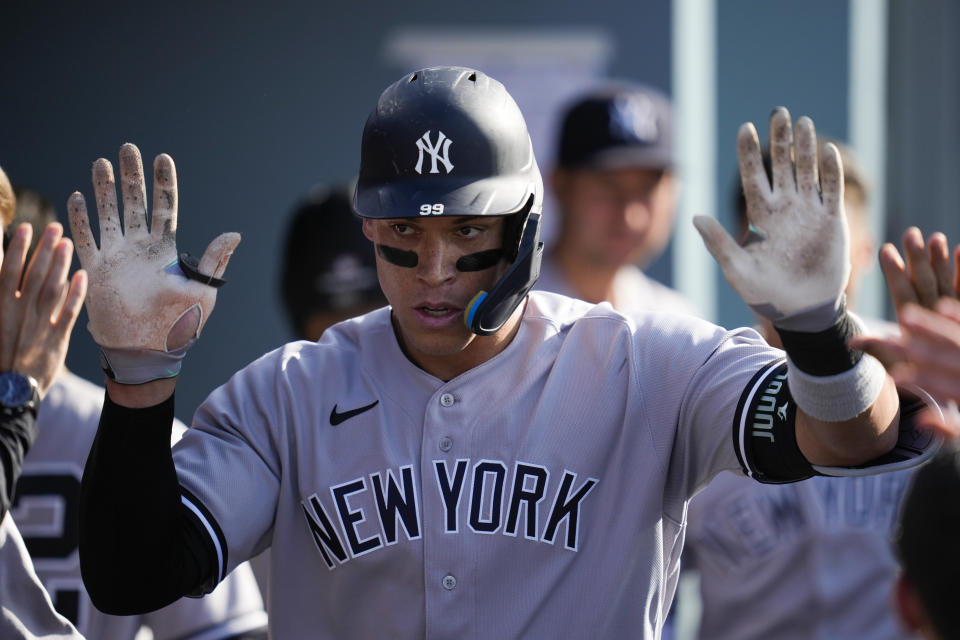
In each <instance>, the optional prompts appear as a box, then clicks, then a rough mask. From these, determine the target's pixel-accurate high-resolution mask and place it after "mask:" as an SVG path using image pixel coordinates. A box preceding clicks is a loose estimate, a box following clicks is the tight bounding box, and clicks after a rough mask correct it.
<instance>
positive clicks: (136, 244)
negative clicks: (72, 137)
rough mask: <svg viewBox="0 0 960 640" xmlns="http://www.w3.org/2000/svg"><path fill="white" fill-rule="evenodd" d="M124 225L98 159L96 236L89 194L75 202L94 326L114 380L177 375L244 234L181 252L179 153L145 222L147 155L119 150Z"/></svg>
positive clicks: (161, 176) (112, 184) (163, 164)
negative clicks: (197, 254) (195, 252)
mask: <svg viewBox="0 0 960 640" xmlns="http://www.w3.org/2000/svg"><path fill="white" fill-rule="evenodd" d="M119 167H120V181H121V182H120V186H121V193H122V196H123V226H122V227H121V224H120V216H119V212H118V207H117V191H116V180H115V177H114V173H113V167H112V166H111V164H110V162H109V161H107V160H105V159H104V158H100V159H98V160H97V161H96V162H95V163H94V165H93V186H94V194H95V196H96V201H97V213H98V216H99V223H100V225H99V226H100V246H99V248H98V247H97V244H96V242H95V240H94V237H93V233H92V232H91V229H90V221H89V218H88V216H87V207H86V203H85V201H84V198H83V195H81V194H80V193H79V192H74V193H73V194H72V195H71V196H70V199H69V201H68V203H67V210H68V212H69V215H70V229H71V232H72V234H73V238H74V244H75V245H76V250H77V255H78V257H79V258H80V263H81V265H82V266H83V268H84V269H85V270H86V271H87V273H88V274H89V290H88V293H87V300H86V305H87V315H88V316H89V324H88V329H89V331H90V334H91V335H92V336H93V339H94V341H96V343H97V344H98V345H99V346H100V350H101V356H102V363H101V364H102V365H103V367H104V371H105V372H106V374H107V376H108V377H110V378H111V379H113V380H115V381H116V382H120V383H123V384H141V383H145V382H150V381H151V380H158V379H161V378H171V377H173V376H176V375H177V374H178V373H179V372H180V367H181V361H182V358H183V356H184V354H185V353H186V351H187V349H189V347H190V346H191V345H192V344H193V343H194V342H195V341H196V339H197V337H198V336H199V335H200V332H201V330H202V329H203V325H204V324H205V323H206V321H207V320H208V319H209V317H210V314H211V312H212V311H213V307H214V303H215V302H216V298H217V290H216V286H218V285H219V284H222V282H223V281H222V280H221V277H222V276H223V273H224V270H225V269H226V267H227V263H228V261H229V260H230V255H231V254H232V253H233V250H234V249H235V248H236V246H237V244H239V242H240V235H239V234H237V233H224V234H221V235H220V236H218V237H216V238H215V239H214V240H213V241H212V242H211V243H210V245H209V246H208V247H207V249H206V251H205V252H204V253H203V257H202V258H201V259H200V260H199V263H197V262H196V261H195V260H192V259H190V258H189V257H188V256H186V254H183V255H182V256H181V255H180V254H178V252H177V246H176V230H177V177H176V168H175V167H174V164H173V159H172V158H171V157H170V156H168V155H166V154H160V155H159V156H157V157H156V159H155V161H154V176H153V210H152V215H151V221H150V227H149V229H148V227H147V210H146V187H145V182H144V176H143V162H142V161H141V158H140V151H139V150H138V149H137V147H136V146H134V145H132V144H125V145H123V146H122V147H121V148H120V165H119Z"/></svg>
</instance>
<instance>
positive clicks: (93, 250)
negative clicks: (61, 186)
mask: <svg viewBox="0 0 960 640" xmlns="http://www.w3.org/2000/svg"><path fill="white" fill-rule="evenodd" d="M67 217H68V221H69V223H70V235H72V236H73V243H74V245H76V248H77V257H79V258H80V264H82V265H83V266H84V267H85V268H88V269H89V268H91V267H92V266H93V263H94V261H95V260H96V259H97V254H98V251H97V242H96V240H94V239H93V231H92V230H91V229H90V218H89V216H87V203H86V201H85V200H84V199H83V194H82V193H80V192H79V191H74V192H73V193H72V194H70V197H69V198H68V199H67Z"/></svg>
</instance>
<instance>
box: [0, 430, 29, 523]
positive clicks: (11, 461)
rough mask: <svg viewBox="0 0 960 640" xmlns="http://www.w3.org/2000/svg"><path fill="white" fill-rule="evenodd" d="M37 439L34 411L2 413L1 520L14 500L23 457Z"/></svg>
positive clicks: (0, 445)
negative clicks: (17, 413)
mask: <svg viewBox="0 0 960 640" xmlns="http://www.w3.org/2000/svg"><path fill="white" fill-rule="evenodd" d="M36 439H37V418H36V416H35V415H34V414H33V412H32V411H24V412H23V413H21V414H20V415H6V414H2V413H0V467H2V473H0V520H2V519H3V516H5V515H6V513H7V510H8V509H9V508H10V504H11V503H12V502H13V491H14V489H15V488H16V486H17V478H19V477H20V470H21V469H22V468H23V458H24V456H26V455H27V451H28V450H29V449H30V445H32V444H33V441H34V440H36Z"/></svg>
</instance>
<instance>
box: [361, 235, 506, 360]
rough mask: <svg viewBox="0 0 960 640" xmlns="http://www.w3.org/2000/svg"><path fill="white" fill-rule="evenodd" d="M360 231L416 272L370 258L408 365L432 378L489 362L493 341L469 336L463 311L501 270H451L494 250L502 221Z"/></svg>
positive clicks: (496, 267)
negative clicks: (409, 258)
mask: <svg viewBox="0 0 960 640" xmlns="http://www.w3.org/2000/svg"><path fill="white" fill-rule="evenodd" d="M363 231H364V234H365V235H366V236H367V238H369V239H370V240H371V241H372V242H373V243H374V244H375V245H382V246H385V247H389V248H391V249H395V250H399V251H403V252H413V253H415V254H416V256H417V263H416V266H401V265H398V264H395V263H393V262H390V261H387V260H385V259H384V258H383V257H382V256H381V255H379V254H378V255H377V275H378V276H379V279H380V288H381V289H383V293H384V295H385V296H386V297H387V301H388V302H389V303H390V305H391V307H392V308H393V320H394V326H395V327H396V328H397V333H398V337H399V338H400V340H401V342H402V344H403V346H404V348H405V350H406V352H407V355H408V356H410V357H411V358H412V359H413V360H414V362H416V363H417V364H419V365H420V366H421V367H423V368H424V369H425V370H427V371H430V372H431V373H435V375H437V373H436V372H438V371H451V370H452V371H460V370H466V369H467V368H470V367H471V366H475V365H476V364H479V363H480V362H482V361H483V360H484V359H486V358H487V357H490V354H488V353H487V351H488V350H489V349H490V348H491V347H493V346H494V344H495V343H496V342H497V340H498V336H490V337H489V338H487V337H479V336H477V335H475V334H474V333H472V332H471V331H470V330H469V329H468V328H467V327H466V325H465V324H464V321H463V312H464V309H465V308H466V307H467V305H468V304H469V303H470V301H471V300H472V299H473V297H474V296H475V295H476V294H477V293H478V292H479V291H481V290H486V291H489V290H490V288H491V287H492V286H493V284H494V283H495V282H496V280H497V278H499V277H500V275H502V274H503V272H504V271H505V269H506V267H507V265H506V263H505V261H503V260H501V261H500V262H499V263H497V264H496V265H494V266H493V267H490V268H488V269H483V270H480V271H458V270H457V268H456V263H457V260H458V259H459V258H460V257H462V256H465V255H468V254H474V253H479V252H481V251H487V250H490V249H499V248H501V246H502V245H503V219H502V218H500V217H471V218H466V217H464V218H456V217H436V218H397V219H392V220H364V222H363ZM461 361H462V362H461ZM460 364H462V365H463V366H460ZM451 366H452V369H451ZM438 367H439V368H438ZM464 367H465V368H464ZM438 377H446V376H444V375H438Z"/></svg>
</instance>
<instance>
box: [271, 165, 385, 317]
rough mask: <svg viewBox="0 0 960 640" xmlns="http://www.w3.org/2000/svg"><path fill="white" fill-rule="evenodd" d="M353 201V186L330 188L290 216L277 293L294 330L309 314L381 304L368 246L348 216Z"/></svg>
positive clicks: (356, 220)
mask: <svg viewBox="0 0 960 640" xmlns="http://www.w3.org/2000/svg"><path fill="white" fill-rule="evenodd" d="M352 200H353V185H348V184H340V185H335V186H333V187H331V188H328V189H325V190H320V191H317V192H315V193H313V194H311V196H310V197H308V198H307V199H306V200H304V201H302V202H301V203H300V204H299V205H298V206H297V207H296V209H295V211H294V212H293V215H292V218H291V220H290V225H289V227H288V229H287V238H286V243H285V251H284V260H283V267H282V276H281V291H282V293H283V301H284V305H285V306H286V308H287V313H288V314H289V316H290V319H291V321H292V322H293V324H294V326H295V328H298V327H299V326H301V325H302V324H303V323H304V322H305V321H306V319H307V317H309V316H310V314H312V313H316V312H322V311H336V312H342V311H349V310H352V309H354V308H356V307H360V306H362V305H369V304H373V303H383V304H386V301H385V299H384V297H383V294H382V293H381V291H380V283H379V281H378V280H377V268H376V261H375V258H374V254H373V246H372V245H371V244H370V241H369V240H367V238H366V236H364V235H363V229H362V227H361V222H360V219H359V218H357V217H356V216H354V215H353V212H352V210H351V208H350V204H351V202H352Z"/></svg>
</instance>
